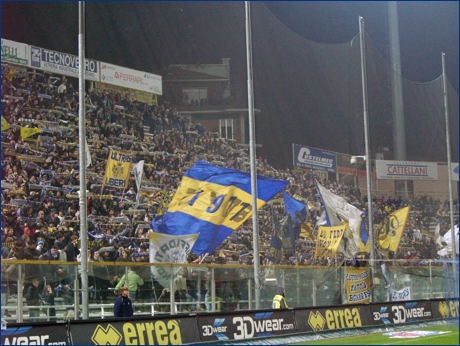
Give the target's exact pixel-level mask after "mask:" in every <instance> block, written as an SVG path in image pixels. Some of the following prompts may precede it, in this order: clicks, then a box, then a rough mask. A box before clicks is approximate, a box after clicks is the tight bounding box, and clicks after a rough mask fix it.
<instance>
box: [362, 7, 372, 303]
mask: <svg viewBox="0 0 460 346" xmlns="http://www.w3.org/2000/svg"><path fill="white" fill-rule="evenodd" d="M359 41H360V50H361V82H362V88H363V114H364V144H365V148H366V181H367V201H368V206H367V216H368V220H369V242H370V248H371V251H370V264H371V280H373V279H374V273H375V262H374V258H375V253H374V252H375V244H374V225H373V223H374V220H373V218H374V211H373V207H372V186H371V184H372V180H371V169H372V166H371V164H372V158H371V150H370V143H369V120H368V113H367V72H366V46H365V32H364V20H363V17H361V16H360V17H359ZM371 282H372V281H371ZM373 297H374V294H373V290H372V291H371V300H372V301H373V300H374V299H373Z"/></svg>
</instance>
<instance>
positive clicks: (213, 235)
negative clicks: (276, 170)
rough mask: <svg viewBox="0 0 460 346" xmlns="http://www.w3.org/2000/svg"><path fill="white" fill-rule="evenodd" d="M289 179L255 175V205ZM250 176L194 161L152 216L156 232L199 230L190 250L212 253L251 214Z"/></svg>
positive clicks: (194, 231) (179, 232)
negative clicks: (159, 211)
mask: <svg viewBox="0 0 460 346" xmlns="http://www.w3.org/2000/svg"><path fill="white" fill-rule="evenodd" d="M288 184H289V181H287V180H275V179H270V178H267V177H264V176H260V175H258V176H257V199H258V201H257V209H260V208H262V207H263V206H264V205H265V204H266V203H267V202H268V201H269V200H270V199H272V198H273V197H274V196H275V195H276V194H277V193H278V192H280V191H281V190H283V189H284V188H285V187H286V186H287V185H288ZM251 202H252V197H251V177H250V174H249V173H247V172H242V171H238V170H236V169H231V168H225V167H218V166H214V165H211V164H209V163H207V162H205V161H197V162H196V163H195V165H193V166H192V167H191V168H190V169H189V170H188V171H187V172H186V173H185V174H184V176H183V178H182V181H181V184H180V186H179V188H178V190H177V192H176V194H175V195H174V197H173V200H172V201H171V203H170V204H169V208H168V210H167V212H166V213H165V214H164V215H161V216H157V217H156V218H155V219H153V220H152V222H151V226H152V228H153V229H154V230H155V232H157V233H164V234H170V235H184V234H197V233H200V235H199V237H198V239H197V241H196V242H195V245H194V247H193V249H192V252H193V253H195V254H197V255H202V254H205V253H212V252H214V250H215V249H216V248H217V247H218V246H219V245H220V244H221V243H222V242H223V241H224V240H225V238H227V237H228V236H229V235H230V233H232V232H233V231H234V230H236V229H237V228H238V227H239V226H241V225H242V224H243V223H244V222H245V221H246V220H247V219H249V218H250V217H251V215H252V207H251Z"/></svg>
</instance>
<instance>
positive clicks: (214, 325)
mask: <svg viewBox="0 0 460 346" xmlns="http://www.w3.org/2000/svg"><path fill="white" fill-rule="evenodd" d="M198 331H199V333H200V338H201V341H203V342H206V341H217V340H219V341H225V340H248V339H252V338H257V337H266V336H274V335H286V334H292V333H295V332H297V328H296V324H295V320H294V313H293V311H289V310H275V311H265V312H259V313H256V312H254V313H245V314H244V313H242V314H237V315H230V316H229V315H213V316H198Z"/></svg>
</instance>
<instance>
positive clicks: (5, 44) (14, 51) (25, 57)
mask: <svg viewBox="0 0 460 346" xmlns="http://www.w3.org/2000/svg"><path fill="white" fill-rule="evenodd" d="M2 62H10V63H12V64H17V65H25V66H27V65H29V46H28V45H27V44H24V43H20V42H15V41H10V40H7V39H4V38H2Z"/></svg>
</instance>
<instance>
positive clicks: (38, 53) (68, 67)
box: [30, 47, 99, 82]
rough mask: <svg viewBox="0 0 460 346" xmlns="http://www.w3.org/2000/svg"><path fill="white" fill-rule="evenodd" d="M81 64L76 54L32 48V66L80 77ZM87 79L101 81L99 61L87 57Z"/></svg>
mask: <svg viewBox="0 0 460 346" xmlns="http://www.w3.org/2000/svg"><path fill="white" fill-rule="evenodd" d="M79 66H80V64H79V58H78V56H76V55H72V54H67V53H61V52H56V51H54V50H49V49H44V48H38V47H31V48H30V67H35V68H38V69H41V70H44V71H49V72H52V73H60V74H63V75H65V76H70V77H75V78H78V77H79V76H78V69H79ZM85 79H87V80H91V81H95V82H98V81H99V63H98V62H97V61H96V60H91V59H85Z"/></svg>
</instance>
